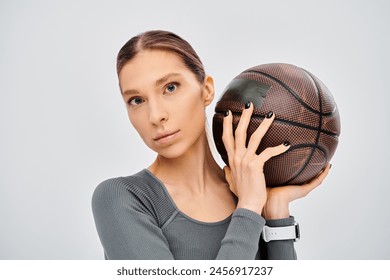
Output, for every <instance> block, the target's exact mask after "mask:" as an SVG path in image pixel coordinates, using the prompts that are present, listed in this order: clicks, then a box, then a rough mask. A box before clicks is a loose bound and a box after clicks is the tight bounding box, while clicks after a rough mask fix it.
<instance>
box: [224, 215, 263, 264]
mask: <svg viewBox="0 0 390 280" xmlns="http://www.w3.org/2000/svg"><path fill="white" fill-rule="evenodd" d="M264 224H265V220H264V219H263V217H261V216H260V215H259V214H257V213H255V212H253V211H251V210H249V209H245V208H237V209H236V210H235V211H234V213H233V216H232V220H231V222H230V225H229V228H228V230H227V232H226V235H225V238H224V239H223V240H222V242H221V249H220V250H219V252H218V256H217V259H224V260H228V259H229V260H254V259H255V256H256V253H257V251H258V250H259V238H260V234H261V231H262V229H263V227H264Z"/></svg>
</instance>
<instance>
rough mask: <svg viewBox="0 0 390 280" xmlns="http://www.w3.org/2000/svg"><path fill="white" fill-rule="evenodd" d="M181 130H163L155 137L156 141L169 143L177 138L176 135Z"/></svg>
mask: <svg viewBox="0 0 390 280" xmlns="http://www.w3.org/2000/svg"><path fill="white" fill-rule="evenodd" d="M179 131H180V130H176V131H173V132H162V133H158V134H157V136H156V137H154V138H153V140H154V141H156V142H157V143H161V144H162V143H168V142H170V141H172V140H173V139H175V138H176V135H177V134H178V132H179Z"/></svg>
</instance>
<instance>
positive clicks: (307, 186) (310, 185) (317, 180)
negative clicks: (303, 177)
mask: <svg viewBox="0 0 390 280" xmlns="http://www.w3.org/2000/svg"><path fill="white" fill-rule="evenodd" d="M330 167H331V164H329V163H328V165H327V166H326V167H325V169H323V170H322V172H320V173H319V174H318V175H317V177H315V178H314V179H312V180H311V181H309V182H307V183H305V184H304V185H302V189H303V190H304V192H305V195H307V194H308V193H310V192H311V191H312V190H314V189H315V188H316V187H318V186H319V185H321V183H322V182H323V181H324V179H325V178H326V176H327V175H328V173H329V170H330Z"/></svg>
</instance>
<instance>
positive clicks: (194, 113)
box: [119, 50, 214, 158]
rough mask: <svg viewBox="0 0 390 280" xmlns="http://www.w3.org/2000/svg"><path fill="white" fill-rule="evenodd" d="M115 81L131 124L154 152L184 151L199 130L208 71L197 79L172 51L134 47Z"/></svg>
mask: <svg viewBox="0 0 390 280" xmlns="http://www.w3.org/2000/svg"><path fill="white" fill-rule="evenodd" d="M119 85H120V88H121V92H122V96H123V99H124V101H125V103H126V106H127V112H128V115H129V119H130V121H131V123H132V124H133V126H134V128H135V129H136V130H137V132H138V133H139V135H140V136H141V138H142V139H143V141H144V142H145V143H146V145H147V146H149V147H150V148H151V149H152V150H154V151H155V152H157V153H158V154H160V155H162V156H164V157H167V158H174V157H178V156H180V155H183V154H184V153H185V152H186V151H188V150H189V149H190V148H191V147H192V146H193V145H194V144H195V143H196V141H197V140H199V137H200V136H201V135H202V134H203V133H204V131H205V118H206V115H205V106H207V105H208V104H210V103H211V101H212V100H213V97H214V86H213V80H212V78H211V77H209V76H207V77H206V79H205V83H204V84H200V83H199V82H198V80H197V79H196V77H195V75H194V74H193V73H192V72H191V71H190V70H189V69H188V68H187V67H186V66H185V65H184V63H183V61H182V59H181V58H180V57H178V56H177V55H176V54H174V53H172V52H169V51H163V50H144V51H141V52H139V53H138V54H137V55H136V56H135V57H134V58H133V59H132V60H130V61H129V62H127V63H126V64H125V65H124V67H123V68H122V70H121V71H120V73H119Z"/></svg>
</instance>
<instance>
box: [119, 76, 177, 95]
mask: <svg viewBox="0 0 390 280" xmlns="http://www.w3.org/2000/svg"><path fill="white" fill-rule="evenodd" d="M176 76H181V75H180V73H169V74H167V75H165V76H163V77H162V78H160V79H158V80H157V81H156V83H155V85H156V87H157V86H159V85H161V84H163V83H165V82H166V81H167V80H168V79H170V78H172V77H176ZM138 93H139V91H138V90H136V89H128V90H125V91H124V92H123V94H122V95H134V94H138Z"/></svg>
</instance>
